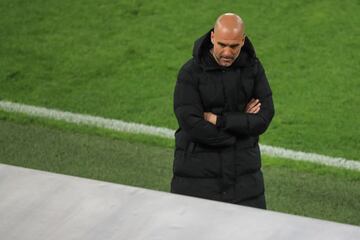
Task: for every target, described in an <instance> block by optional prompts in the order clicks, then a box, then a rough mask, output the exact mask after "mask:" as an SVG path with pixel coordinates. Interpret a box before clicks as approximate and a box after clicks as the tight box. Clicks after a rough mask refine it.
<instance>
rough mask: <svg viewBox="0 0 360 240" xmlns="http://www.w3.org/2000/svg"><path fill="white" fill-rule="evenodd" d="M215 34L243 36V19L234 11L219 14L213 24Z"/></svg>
mask: <svg viewBox="0 0 360 240" xmlns="http://www.w3.org/2000/svg"><path fill="white" fill-rule="evenodd" d="M214 32H215V34H221V35H231V36H234V37H236V36H243V35H244V32H245V25H244V21H243V20H242V19H241V17H239V16H238V15H236V14H234V13H225V14H222V15H221V16H219V17H218V18H217V20H216V22H215V25H214Z"/></svg>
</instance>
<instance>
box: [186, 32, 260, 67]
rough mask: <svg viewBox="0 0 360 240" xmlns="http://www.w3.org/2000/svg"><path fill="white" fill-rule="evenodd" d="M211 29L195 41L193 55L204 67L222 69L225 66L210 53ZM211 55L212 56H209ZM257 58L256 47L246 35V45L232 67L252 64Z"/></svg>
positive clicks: (211, 45)
mask: <svg viewBox="0 0 360 240" xmlns="http://www.w3.org/2000/svg"><path fill="white" fill-rule="evenodd" d="M213 30H214V29H210V31H208V32H207V33H206V34H204V35H203V36H202V37H200V38H199V39H197V40H196V41H195V42H194V47H193V57H194V59H195V61H196V62H197V63H199V64H200V65H201V66H202V67H203V68H205V69H207V70H210V69H219V68H220V69H221V68H224V67H222V66H220V65H218V64H217V62H216V60H215V59H214V58H213V57H212V56H211V54H209V50H210V49H211V48H212V47H213V44H212V43H211V38H210V36H211V31H213ZM209 56H211V57H209ZM255 59H256V54H255V49H254V47H253V45H252V43H251V42H250V39H249V38H248V37H247V36H246V37H245V43H244V46H243V47H242V48H241V52H240V55H239V56H238V57H237V59H236V60H235V61H234V63H233V64H232V65H231V66H230V67H244V66H249V65H252V64H253V62H254V60H255Z"/></svg>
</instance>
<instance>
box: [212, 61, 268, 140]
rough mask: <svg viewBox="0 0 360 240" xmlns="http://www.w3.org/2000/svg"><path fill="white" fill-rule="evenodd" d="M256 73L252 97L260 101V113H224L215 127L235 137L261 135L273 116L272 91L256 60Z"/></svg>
mask: <svg viewBox="0 0 360 240" xmlns="http://www.w3.org/2000/svg"><path fill="white" fill-rule="evenodd" d="M257 64H258V66H257V67H258V71H257V73H256V77H255V78H256V79H255V84H254V91H253V97H254V98H257V99H259V100H260V103H261V107H260V111H259V112H258V113H256V114H253V113H245V112H226V113H224V114H223V116H220V117H219V119H218V121H217V123H216V126H217V127H219V128H220V129H224V130H226V131H229V132H231V133H234V134H237V135H251V136H258V135H260V134H263V133H264V132H265V131H266V129H267V128H268V126H269V125H270V122H271V120H272V118H273V117H274V114H275V109H274V104H273V99H272V91H271V88H270V85H269V82H268V80H267V78H266V75H265V70H264V68H263V66H262V65H261V63H260V61H258V60H257Z"/></svg>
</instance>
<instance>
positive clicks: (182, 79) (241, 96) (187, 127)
mask: <svg viewBox="0 0 360 240" xmlns="http://www.w3.org/2000/svg"><path fill="white" fill-rule="evenodd" d="M211 47H212V44H211V41H210V31H209V32H208V33H206V34H205V35H204V36H202V37H201V38H199V39H198V40H197V41H196V42H195V44H194V50H193V58H191V59H190V60H189V61H188V62H187V63H185V64H184V65H183V66H182V68H181V69H180V71H179V75H178V79H177V82H176V87H175V92H174V111H175V115H176V118H177V120H178V123H179V128H178V130H177V131H176V133H175V142H176V148H175V153H174V165H173V174H174V175H173V178H172V181H171V192H173V193H178V194H185V195H190V196H196V197H201V198H207V199H213V200H218V201H225V202H232V203H237V204H242V205H248V206H254V207H259V208H266V206H265V198H264V182H263V176H262V172H261V170H260V168H261V159H260V150H259V145H258V140H259V135H260V134H262V133H264V132H265V130H266V129H267V127H268V126H269V124H270V122H271V120H272V118H273V116H274V105H273V101H272V92H271V89H270V86H269V83H268V81H267V79H266V76H265V72H264V69H263V67H262V65H261V63H260V61H259V60H258V59H257V57H256V55H255V51H254V48H253V46H252V44H251V42H250V40H249V39H248V38H246V39H245V44H244V46H243V47H242V49H241V53H240V55H239V57H238V58H237V59H236V60H235V62H234V63H233V64H232V65H231V66H230V67H227V68H226V67H221V66H220V65H218V64H217V62H216V61H215V59H214V58H213V56H212V55H211V54H210V52H209V50H210V48H211ZM251 98H258V99H260V102H261V110H260V111H259V112H258V113H257V114H248V113H244V108H245V106H246V104H247V103H248V102H249V101H250V99H251ZM204 112H212V113H215V114H217V115H218V116H219V117H218V121H217V123H216V126H214V125H212V124H211V123H209V122H207V121H205V120H204V117H203V113H204Z"/></svg>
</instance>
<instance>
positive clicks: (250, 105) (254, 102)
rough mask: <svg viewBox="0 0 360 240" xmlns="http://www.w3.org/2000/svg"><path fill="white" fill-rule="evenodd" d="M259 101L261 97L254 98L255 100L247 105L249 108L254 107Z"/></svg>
mask: <svg viewBox="0 0 360 240" xmlns="http://www.w3.org/2000/svg"><path fill="white" fill-rule="evenodd" d="M258 102H259V99H254V100H253V101H250V102H249V103H248V105H247V106H248V107H249V108H253V107H254V106H255V105H256V104H257V103H258Z"/></svg>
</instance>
